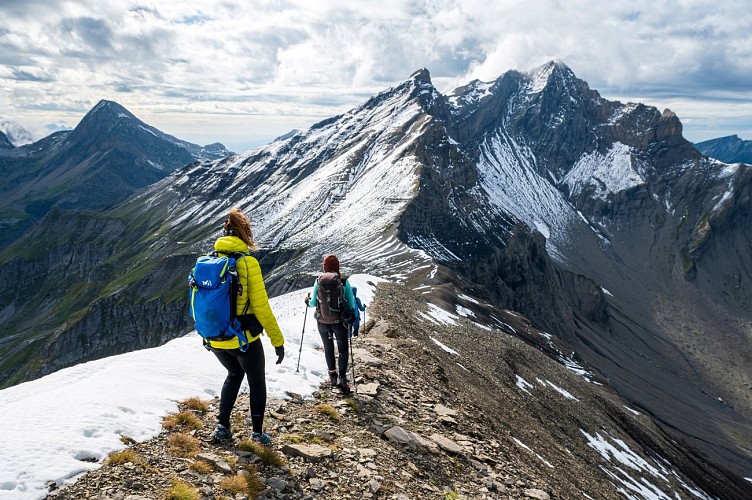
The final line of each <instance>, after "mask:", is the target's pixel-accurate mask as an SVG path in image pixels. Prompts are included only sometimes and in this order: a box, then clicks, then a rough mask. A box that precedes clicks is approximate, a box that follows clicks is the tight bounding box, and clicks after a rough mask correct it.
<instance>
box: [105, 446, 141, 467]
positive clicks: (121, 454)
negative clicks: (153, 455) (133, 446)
mask: <svg viewBox="0 0 752 500" xmlns="http://www.w3.org/2000/svg"><path fill="white" fill-rule="evenodd" d="M141 461H142V460H141V459H140V458H139V457H138V455H136V452H135V451H133V450H130V449H128V450H123V451H113V452H112V453H110V454H109V455H108V456H107V460H105V461H104V464H105V465H122V464H126V463H128V462H130V463H134V464H137V463H140V462H141Z"/></svg>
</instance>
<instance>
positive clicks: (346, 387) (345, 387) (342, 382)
mask: <svg viewBox="0 0 752 500" xmlns="http://www.w3.org/2000/svg"><path fill="white" fill-rule="evenodd" d="M337 387H339V388H340V390H341V391H342V393H343V394H350V384H348V383H347V377H340V378H339V380H338V381H337Z"/></svg>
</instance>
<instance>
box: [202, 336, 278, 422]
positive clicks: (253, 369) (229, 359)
mask: <svg viewBox="0 0 752 500" xmlns="http://www.w3.org/2000/svg"><path fill="white" fill-rule="evenodd" d="M212 352H213V353H214V355H215V356H216V357H217V359H218V360H219V362H220V363H222V366H224V367H225V368H227V378H226V379H225V383H224V385H222V394H221V396H220V399H219V423H220V424H222V425H224V426H225V427H227V428H228V429H229V428H230V414H231V413H232V407H233V406H234V405H235V400H236V399H237V398H238V392H239V391H240V384H242V383H243V377H244V376H247V377H248V387H249V388H250V400H251V405H250V406H251V422H252V423H253V432H258V433H262V432H263V431H264V411H265V410H266V375H265V373H264V346H262V345H261V339H260V338H259V339H256V340H254V341H253V342H251V343H250V344H248V350H247V351H245V352H242V351H241V350H240V349H232V350H225V349H212Z"/></svg>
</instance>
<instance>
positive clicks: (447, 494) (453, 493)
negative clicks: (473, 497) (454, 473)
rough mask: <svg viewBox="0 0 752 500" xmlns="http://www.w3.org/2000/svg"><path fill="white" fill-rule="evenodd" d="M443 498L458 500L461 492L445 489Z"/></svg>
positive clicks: (444, 499)
mask: <svg viewBox="0 0 752 500" xmlns="http://www.w3.org/2000/svg"><path fill="white" fill-rule="evenodd" d="M441 498H442V500H457V499H458V498H460V494H459V493H457V492H456V491H445V492H444V494H443V495H442V497H441Z"/></svg>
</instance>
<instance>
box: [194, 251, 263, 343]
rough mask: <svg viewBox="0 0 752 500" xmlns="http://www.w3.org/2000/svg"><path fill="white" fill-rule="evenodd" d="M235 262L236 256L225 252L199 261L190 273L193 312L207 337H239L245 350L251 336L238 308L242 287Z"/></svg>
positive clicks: (199, 330) (196, 321)
mask: <svg viewBox="0 0 752 500" xmlns="http://www.w3.org/2000/svg"><path fill="white" fill-rule="evenodd" d="M239 255H242V254H239ZM235 263H236V259H235V257H233V256H224V255H223V256H219V255H205V256H202V257H199V258H198V259H197V260H196V265H195V266H194V267H193V269H192V270H191V272H190V274H189V275H188V285H189V286H190V312H191V317H192V318H193V321H195V323H196V331H197V332H198V334H199V335H201V336H202V337H203V338H205V339H214V340H217V338H218V337H220V338H222V339H223V340H224V339H231V338H232V337H233V336H235V337H238V339H239V341H240V349H241V350H245V348H247V346H248V339H247V338H246V336H245V334H244V333H243V328H242V326H241V325H240V321H238V319H237V315H236V311H235V303H236V301H237V297H238V295H239V290H240V285H239V283H238V274H237V271H236V268H235Z"/></svg>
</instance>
